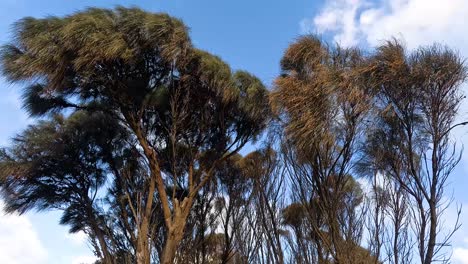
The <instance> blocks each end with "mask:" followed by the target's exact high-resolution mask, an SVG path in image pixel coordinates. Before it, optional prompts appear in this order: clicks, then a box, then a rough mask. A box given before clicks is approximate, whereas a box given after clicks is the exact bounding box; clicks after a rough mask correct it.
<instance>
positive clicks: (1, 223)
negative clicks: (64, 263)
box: [0, 201, 48, 264]
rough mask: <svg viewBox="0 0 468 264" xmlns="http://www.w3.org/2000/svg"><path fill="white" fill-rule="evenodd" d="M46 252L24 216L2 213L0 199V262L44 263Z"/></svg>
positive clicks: (9, 263)
mask: <svg viewBox="0 0 468 264" xmlns="http://www.w3.org/2000/svg"><path fill="white" fill-rule="evenodd" d="M47 260H48V253H47V251H46V249H45V248H44V246H43V244H42V242H41V241H40V240H39V237H38V234H37V232H36V230H34V228H33V225H32V223H31V221H30V220H29V219H28V218H27V217H26V216H20V215H16V214H11V215H4V213H3V203H2V202H1V201H0V263H8V264H30V263H37V264H45V263H48V262H47Z"/></svg>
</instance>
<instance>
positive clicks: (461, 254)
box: [452, 247, 468, 264]
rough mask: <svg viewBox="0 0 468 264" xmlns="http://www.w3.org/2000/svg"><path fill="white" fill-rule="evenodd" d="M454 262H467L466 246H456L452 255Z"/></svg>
mask: <svg viewBox="0 0 468 264" xmlns="http://www.w3.org/2000/svg"><path fill="white" fill-rule="evenodd" d="M452 258H453V261H454V264H468V248H462V247H457V248H455V249H454V250H453V255H452Z"/></svg>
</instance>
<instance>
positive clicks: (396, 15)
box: [0, 0, 468, 264]
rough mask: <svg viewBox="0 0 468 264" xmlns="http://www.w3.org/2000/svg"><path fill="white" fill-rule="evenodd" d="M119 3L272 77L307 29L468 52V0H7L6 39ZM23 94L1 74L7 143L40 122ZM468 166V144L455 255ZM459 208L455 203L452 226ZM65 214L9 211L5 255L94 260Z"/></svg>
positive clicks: (237, 65)
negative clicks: (24, 25) (30, 21)
mask: <svg viewBox="0 0 468 264" xmlns="http://www.w3.org/2000/svg"><path fill="white" fill-rule="evenodd" d="M116 5H122V6H126V7H131V6H137V7H140V8H143V9H145V10H147V11H152V12H167V13H169V14H170V15H172V16H175V17H178V18H181V19H182V20H183V21H184V22H185V23H186V25H187V26H188V27H189V28H190V33H191V34H190V35H191V38H192V40H193V43H194V45H195V46H197V47H198V48H202V49H205V50H207V51H209V52H211V53H213V54H216V55H219V56H220V57H222V58H223V59H224V60H225V61H226V62H228V63H229V64H230V65H231V67H232V68H233V69H243V70H247V71H250V72H252V73H253V74H255V75H257V76H258V77H260V78H261V79H262V80H263V81H264V83H265V84H266V85H268V86H271V84H272V81H273V79H274V78H275V76H277V75H278V74H279V60H280V58H281V56H282V54H283V52H284V50H285V49H286V47H287V46H288V44H289V43H291V42H292V41H293V40H294V39H295V38H297V37H298V36H299V35H300V34H307V33H314V34H320V35H322V36H323V37H324V38H325V39H326V40H328V41H330V42H332V43H333V42H336V43H339V44H340V45H343V46H351V45H359V46H360V47H363V48H365V49H368V50H370V51H371V50H372V47H374V46H376V45H378V44H379V43H381V42H382V41H383V40H385V39H388V38H390V37H396V38H398V39H403V40H404V41H405V43H406V45H407V46H408V47H409V48H415V47H417V46H419V45H429V44H431V43H433V42H439V43H441V44H445V45H448V46H449V47H451V48H454V49H456V50H458V51H459V52H460V54H461V55H462V56H463V57H468V34H467V33H466V30H465V28H466V26H465V23H464V22H465V21H466V19H467V18H468V1H467V0H445V1H441V0H316V1H314V0H308V1H306V0H291V1H284V0H275V1H271V0H254V1H252V0H250V1H249V0H237V1H232V0H231V1H225V0H222V1H220V0H197V1H194V0H140V1H136V0H135V1H130V0H127V1H123V0H120V1H117V0H94V1H90V0H47V1H38V0H0V44H4V43H6V42H8V40H9V39H11V25H12V24H13V23H14V22H15V21H17V20H18V19H21V18H23V17H26V16H33V17H45V16H49V15H54V16H63V15H67V14H70V13H73V12H75V11H79V10H83V9H84V8H86V7H91V6H93V7H96V6H97V7H106V8H112V7H115V6H116ZM466 87H468V86H466ZM465 90H466V89H465ZM467 93H468V91H467ZM20 94H21V90H20V87H18V86H13V85H11V84H8V83H6V82H5V81H4V79H2V78H0V124H1V126H0V146H5V145H6V144H8V142H9V139H10V138H11V137H12V136H14V134H15V133H18V132H20V131H21V130H22V129H24V128H25V127H26V126H27V124H28V123H31V122H33V120H30V119H28V116H27V115H26V114H25V112H24V111H23V110H22V109H21V100H20ZM467 113H468V102H465V104H464V105H463V106H462V107H461V109H460V116H459V119H460V120H466V119H468V115H467ZM467 134H468V128H467V127H465V128H460V129H458V130H456V131H455V133H454V140H455V141H456V142H457V144H458V146H460V147H461V146H462V145H465V146H468V135H467ZM463 143H464V144H463ZM467 172H468V152H466V153H465V154H464V155H463V158H462V162H461V163H460V164H459V166H458V168H457V169H456V171H455V173H454V175H453V176H452V177H451V180H450V183H451V185H450V186H449V187H448V192H447V195H448V196H450V195H451V194H452V193H453V196H454V205H455V204H458V205H463V204H465V205H466V206H465V208H464V212H463V213H462V216H461V217H462V218H461V221H462V223H465V225H464V226H462V228H461V230H459V232H458V233H457V234H456V235H455V237H454V239H453V242H454V243H453V249H454V255H453V263H456V264H468V192H467V190H468V177H466V173H467ZM1 206H2V204H1V202H0V207H1ZM455 211H456V210H455V209H454V207H453V208H449V210H448V212H447V217H446V223H447V224H446V225H447V226H450V223H452V222H453V220H454V218H455ZM59 218H60V213H59V212H49V213H34V212H30V213H27V214H25V215H23V216H17V215H13V216H5V215H3V214H0V263H8V264H30V263H37V264H68V263H70V264H79V263H91V262H92V261H93V259H94V258H93V256H92V252H91V251H90V249H89V248H88V246H87V245H86V237H85V236H84V235H83V234H74V235H70V234H68V232H67V228H66V227H63V226H59V225H58V221H59Z"/></svg>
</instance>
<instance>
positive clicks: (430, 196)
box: [362, 40, 466, 264]
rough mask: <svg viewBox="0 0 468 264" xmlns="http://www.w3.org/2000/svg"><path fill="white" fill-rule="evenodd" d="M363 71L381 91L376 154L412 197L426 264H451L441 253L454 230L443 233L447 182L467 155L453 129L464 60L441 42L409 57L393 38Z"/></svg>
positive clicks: (372, 135) (382, 167)
mask: <svg viewBox="0 0 468 264" xmlns="http://www.w3.org/2000/svg"><path fill="white" fill-rule="evenodd" d="M362 73H363V75H365V76H367V77H368V78H369V80H372V82H373V85H374V87H375V89H376V90H377V96H376V107H377V109H378V110H379V116H378V117H377V120H378V121H377V122H376V123H377V127H376V129H375V130H374V131H373V132H371V133H370V139H371V140H373V141H374V142H375V141H376V142H378V145H379V146H380V147H378V148H376V149H375V151H374V152H373V153H372V156H373V157H374V158H375V160H376V161H378V162H377V163H378V164H379V166H378V168H379V171H380V172H382V173H383V174H385V175H387V176H391V177H392V178H393V180H395V181H396V182H397V184H398V185H399V187H401V188H402V189H403V190H404V192H405V193H407V194H408V195H409V196H410V197H411V199H412V201H411V202H412V203H413V205H414V208H415V209H414V210H413V214H414V218H413V227H414V229H415V230H416V232H415V237H416V239H417V244H418V249H419V252H418V253H419V258H420V260H421V263H424V264H429V263H432V262H433V261H442V262H447V261H448V258H447V257H446V256H445V252H444V251H443V248H444V247H446V246H447V245H448V241H449V239H450V237H451V235H452V234H453V232H450V233H449V234H447V236H445V237H440V235H439V233H440V231H441V230H440V228H441V216H442V214H443V212H444V211H445V209H446V208H447V206H448V204H447V201H446V200H444V199H446V197H444V191H445V188H446V182H447V179H448V177H449V175H450V174H451V173H452V171H453V169H454V168H455V166H456V165H457V164H458V162H459V160H460V157H461V156H460V154H458V153H457V151H456V148H455V145H454V144H453V143H452V142H451V139H450V132H451V130H452V129H453V128H455V127H457V126H459V125H463V124H465V123H459V124H456V123H455V117H456V115H457V111H458V107H459V106H460V102H461V100H462V98H463V95H462V94H461V92H460V84H461V83H463V82H464V81H465V79H466V68H465V66H464V65H463V61H462V59H461V58H460V57H459V55H458V54H456V53H455V52H454V51H452V50H450V49H448V48H446V47H442V46H440V45H437V44H435V45H432V46H428V47H421V48H419V49H417V50H415V51H414V52H411V53H409V52H408V51H407V50H406V49H405V48H404V46H403V45H402V44H401V43H400V42H398V41H396V40H393V41H388V42H387V43H385V44H384V45H382V46H380V47H378V49H377V52H376V53H375V54H374V55H373V57H372V58H370V62H369V64H368V65H367V66H366V67H365V69H364V70H363V71H362ZM456 229H458V221H457V224H456V225H455V227H454V231H455V230H456Z"/></svg>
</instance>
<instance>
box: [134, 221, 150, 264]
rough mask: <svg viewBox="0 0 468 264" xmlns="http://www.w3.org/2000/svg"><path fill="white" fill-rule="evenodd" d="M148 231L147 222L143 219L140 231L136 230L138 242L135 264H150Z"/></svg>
mask: <svg viewBox="0 0 468 264" xmlns="http://www.w3.org/2000/svg"><path fill="white" fill-rule="evenodd" d="M148 231H149V227H148V220H147V218H144V219H143V222H142V224H141V226H140V229H139V230H138V238H137V240H138V241H137V249H136V260H137V264H150V261H151V259H150V252H149V251H150V249H149V242H148Z"/></svg>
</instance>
